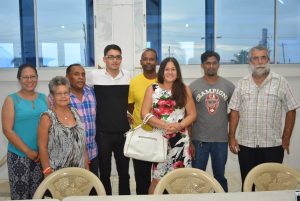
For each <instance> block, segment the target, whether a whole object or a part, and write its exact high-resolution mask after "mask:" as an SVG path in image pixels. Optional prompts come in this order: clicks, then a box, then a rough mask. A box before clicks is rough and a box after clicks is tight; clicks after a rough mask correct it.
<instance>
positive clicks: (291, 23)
mask: <svg viewBox="0 0 300 201" xmlns="http://www.w3.org/2000/svg"><path fill="white" fill-rule="evenodd" d="M148 2H152V6H149V5H151V4H150V3H148ZM155 9H156V10H155ZM299 10H300V1H299V0H289V1H287V0H265V1H261V0H252V1H248V0H240V1H236V0H226V1H224V0H214V1H213V0H202V1H199V0H198V1H196V0H192V1H189V2H188V3H186V2H184V1H172V0H150V1H147V19H148V18H149V19H150V20H148V21H147V45H148V46H150V47H154V48H158V52H160V51H161V56H162V57H166V56H169V55H170V56H174V57H176V58H177V59H178V60H179V61H180V63H181V64H199V63H200V59H199V57H200V55H201V53H203V52H204V51H205V50H206V49H207V50H208V49H214V50H215V51H216V52H218V53H219V54H220V55H221V62H222V63H228V64H245V63H248V51H249V49H250V48H251V47H253V46H256V45H263V46H265V47H267V48H268V49H269V53H270V60H271V63H275V64H277V63H278V64H282V63H300V57H299V52H300V34H299V33H300V31H299V30H300V15H299ZM156 11H157V12H156ZM149 13H150V14H149ZM155 15H156V16H157V18H158V19H156V20H151V19H153V16H155ZM151 17H152V18H151ZM214 17H215V20H213V18H214ZM205 20H206V21H205ZM153 22H155V23H156V26H149V23H150V25H153V24H154V23H153ZM157 36H161V41H160V40H159V39H157V38H158V37H157ZM275 42H276V44H275ZM211 47H213V48H211Z"/></svg>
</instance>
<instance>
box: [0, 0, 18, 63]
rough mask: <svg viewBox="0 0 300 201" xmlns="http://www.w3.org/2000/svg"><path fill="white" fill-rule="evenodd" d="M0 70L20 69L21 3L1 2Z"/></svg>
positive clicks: (14, 0) (12, 1) (16, 1)
mask: <svg viewBox="0 0 300 201" xmlns="http://www.w3.org/2000/svg"><path fill="white" fill-rule="evenodd" d="M0 30H1V31H0V68H2V67H18V66H19V65H20V63H21V62H22V61H21V60H22V59H21V36H20V15H19V1H18V0H11V1H0Z"/></svg>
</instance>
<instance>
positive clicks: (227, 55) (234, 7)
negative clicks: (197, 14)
mask: <svg viewBox="0 0 300 201" xmlns="http://www.w3.org/2000/svg"><path fill="white" fill-rule="evenodd" d="M274 13H275V11H274V0H264V1H262V0H252V1H249V0H240V1H236V0H226V1H224V0H216V49H215V50H216V51H217V52H218V53H219V54H220V55H221V62H222V63H237V64H242V63H247V60H248V56H247V55H248V51H249V49H250V48H251V47H253V46H256V45H258V44H261V45H264V46H266V47H268V48H269V51H270V56H271V62H274Z"/></svg>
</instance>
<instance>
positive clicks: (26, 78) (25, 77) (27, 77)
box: [21, 75, 37, 81]
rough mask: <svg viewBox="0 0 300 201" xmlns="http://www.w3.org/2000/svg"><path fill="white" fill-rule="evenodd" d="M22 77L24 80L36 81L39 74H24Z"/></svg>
mask: <svg viewBox="0 0 300 201" xmlns="http://www.w3.org/2000/svg"><path fill="white" fill-rule="evenodd" d="M21 79H22V80H24V81H28V80H32V81H36V80H37V76H36V75H32V76H24V77H21Z"/></svg>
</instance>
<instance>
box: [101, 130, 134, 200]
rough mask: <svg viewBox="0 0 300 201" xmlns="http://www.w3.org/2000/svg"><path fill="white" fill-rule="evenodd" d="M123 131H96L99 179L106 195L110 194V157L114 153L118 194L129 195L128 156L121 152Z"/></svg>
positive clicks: (123, 139) (123, 141)
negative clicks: (117, 177)
mask: <svg viewBox="0 0 300 201" xmlns="http://www.w3.org/2000/svg"><path fill="white" fill-rule="evenodd" d="M124 133H125V132H114V133H103V132H97V134H96V141H97V145H98V150H99V153H98V159H99V170H100V180H101V182H102V183H103V185H104V188H105V191H106V194H107V195H112V190H111V182H110V174H111V157H112V153H113V154H114V157H115V160H116V167H117V172H118V176H119V195H130V185H129V179H130V176H129V158H127V157H125V156H124V154H123V147H124V143H125V137H124Z"/></svg>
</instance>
